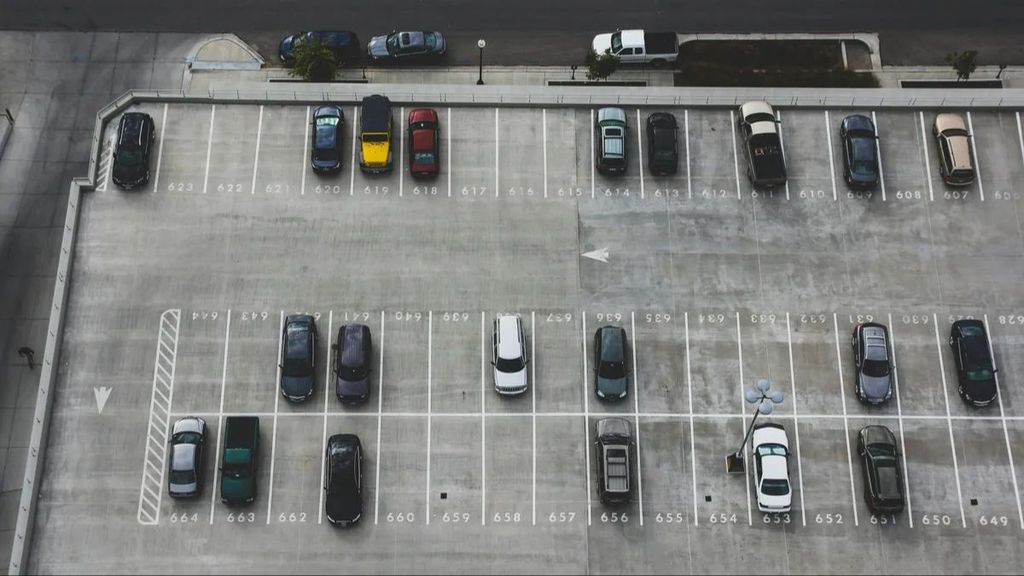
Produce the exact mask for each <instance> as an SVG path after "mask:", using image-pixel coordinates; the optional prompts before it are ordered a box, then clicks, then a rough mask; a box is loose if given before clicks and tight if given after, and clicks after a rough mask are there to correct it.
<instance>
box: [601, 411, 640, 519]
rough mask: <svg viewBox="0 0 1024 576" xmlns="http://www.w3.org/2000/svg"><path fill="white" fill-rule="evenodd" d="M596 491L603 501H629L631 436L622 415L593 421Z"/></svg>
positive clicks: (619, 502) (627, 424)
mask: <svg viewBox="0 0 1024 576" xmlns="http://www.w3.org/2000/svg"><path fill="white" fill-rule="evenodd" d="M594 444H595V445H596V447H597V494H598V497H599V498H600V499H601V502H602V503H604V504H621V503H623V502H628V501H629V491H630V478H631V476H632V474H631V471H632V470H631V466H630V462H629V460H630V458H629V456H630V454H629V453H630V447H631V446H632V445H633V439H632V436H631V435H630V432H629V422H627V421H626V420H624V419H622V418H604V419H602V420H599V421H598V422H597V441H596V442H594Z"/></svg>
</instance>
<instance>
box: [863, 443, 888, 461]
mask: <svg viewBox="0 0 1024 576" xmlns="http://www.w3.org/2000/svg"><path fill="white" fill-rule="evenodd" d="M867 450H868V454H871V455H872V456H874V457H875V462H877V463H879V465H880V466H881V465H884V464H882V463H883V462H891V461H892V454H893V451H892V449H891V448H889V447H888V446H886V445H885V444H871V445H870V446H868V448H867Z"/></svg>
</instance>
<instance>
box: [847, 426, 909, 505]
mask: <svg viewBox="0 0 1024 576" xmlns="http://www.w3.org/2000/svg"><path fill="white" fill-rule="evenodd" d="M857 454H858V455H859V456H860V459H861V464H862V468H863V470H864V500H865V501H867V504H868V508H870V509H871V511H872V512H875V513H876V514H899V513H900V512H902V511H903V507H904V506H905V498H904V496H903V470H902V469H901V468H900V453H899V450H898V449H897V448H896V437H895V436H894V435H893V433H892V431H891V430H889V429H888V428H886V427H885V426H865V427H863V428H861V429H860V432H859V433H858V434H857Z"/></svg>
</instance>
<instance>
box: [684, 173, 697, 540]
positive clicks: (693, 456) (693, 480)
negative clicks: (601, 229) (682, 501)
mask: <svg viewBox="0 0 1024 576" xmlns="http://www.w3.org/2000/svg"><path fill="white" fill-rule="evenodd" d="M687 157H689V156H687ZM683 328H684V330H685V338H686V339H685V342H686V397H687V398H688V400H689V405H690V484H691V485H692V486H693V525H694V526H698V525H700V521H699V520H698V517H699V515H698V514H697V449H696V448H695V447H694V438H693V384H692V381H691V379H690V313H689V312H685V313H683Z"/></svg>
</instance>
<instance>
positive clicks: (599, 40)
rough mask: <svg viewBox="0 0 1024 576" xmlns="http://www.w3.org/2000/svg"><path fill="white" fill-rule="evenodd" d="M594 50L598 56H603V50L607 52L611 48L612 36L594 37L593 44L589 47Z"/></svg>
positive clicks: (601, 35) (600, 35)
mask: <svg viewBox="0 0 1024 576" xmlns="http://www.w3.org/2000/svg"><path fill="white" fill-rule="evenodd" d="M590 46H591V48H593V49H594V52H597V54H598V55H599V56H600V55H601V54H604V51H605V50H609V49H611V47H612V35H611V34H598V35H597V36H594V42H593V43H592V44H591V45H590Z"/></svg>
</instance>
